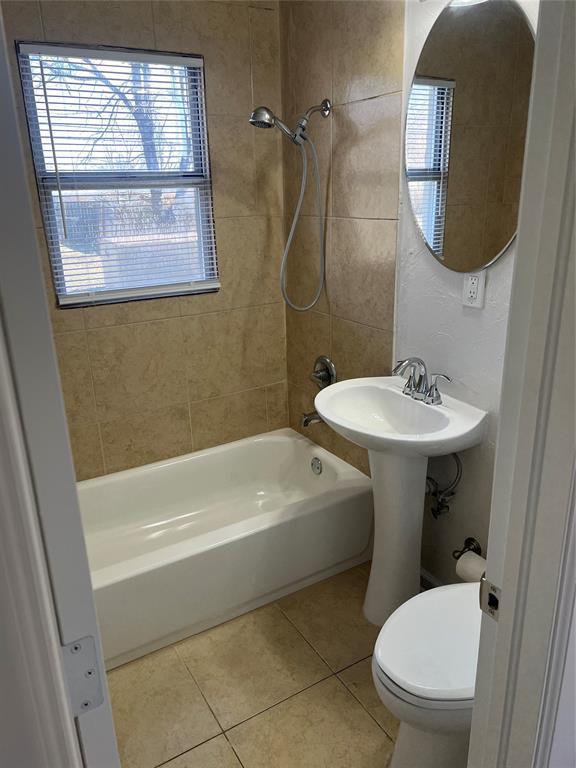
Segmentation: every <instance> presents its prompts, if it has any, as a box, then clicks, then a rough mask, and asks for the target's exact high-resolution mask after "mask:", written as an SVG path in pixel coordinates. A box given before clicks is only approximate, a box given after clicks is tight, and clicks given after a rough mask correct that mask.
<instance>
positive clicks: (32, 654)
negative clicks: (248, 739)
mask: <svg viewBox="0 0 576 768" xmlns="http://www.w3.org/2000/svg"><path fill="white" fill-rule="evenodd" d="M1 24H2V22H1V19H0V114H1V115H2V139H1V141H0V167H1V168H2V174H1V177H0V184H1V189H2V195H1V204H0V233H1V240H0V248H1V249H2V258H1V260H0V310H1V317H0V371H1V375H0V482H1V488H0V504H1V505H2V510H1V519H0V574H1V576H2V585H1V589H0V607H1V608H2V609H3V610H4V611H5V612H6V617H7V620H6V621H5V622H4V626H3V628H2V632H1V636H0V654H2V660H3V661H4V660H5V659H7V658H11V660H12V661H11V664H9V665H6V668H5V669H6V675H5V674H4V673H3V685H4V683H5V682H6V680H7V679H9V682H10V683H11V685H12V686H13V691H14V696H13V697H11V699H10V700H9V697H8V694H7V692H6V690H7V689H6V688H3V690H2V691H1V692H0V704H1V705H3V706H2V707H0V717H1V720H2V722H1V724H0V725H1V728H2V729H3V731H2V732H1V734H0V735H3V736H4V737H5V738H4V740H3V743H2V752H3V754H2V758H1V760H0V761H1V762H2V764H4V762H3V761H4V760H6V765H8V764H9V765H13V766H21V765H22V766H24V765H25V766H26V768H36V765H37V766H38V768H47V767H48V766H49V767H50V768H56V767H57V768H69V766H70V767H71V766H80V765H85V766H87V767H88V768H119V765H120V763H119V759H118V754H117V749H116V739H115V735H114V727H113V723H112V713H111V709H110V704H109V701H108V694H107V690H106V678H105V672H104V665H103V661H102V654H101V649H100V640H99V634H98V626H97V623H96V614H95V610H94V602H93V597H92V586H91V582H90V572H89V568H88V560H87V556H86V549H85V543H84V535H83V531H82V524H81V520H80V512H79V508H78V501H77V497H76V488H75V481H74V470H73V466H72V458H71V453H70V447H69V443H68V436H67V430H66V421H65V415H64V406H63V402H62V396H61V393H60V386H59V380H58V371H57V366H56V360H55V354H54V347H53V343H52V338H51V333H50V319H49V316H48V308H47V305H46V300H45V294H44V286H43V281H42V272H41V267H40V263H39V257H38V253H37V248H36V240H35V231H34V223H33V218H32V213H31V209H30V204H29V198H28V191H27V188H26V169H25V166H24V161H23V155H22V152H21V147H20V142H19V137H18V132H17V125H16V113H15V107H14V104H13V101H12V91H11V85H10V73H9V68H8V63H7V59H6V48H5V41H4V35H3V29H2V26H1ZM18 655H19V658H17V657H18ZM20 694H21V697H20ZM16 700H18V701H19V702H21V704H22V710H21V711H22V713H25V712H27V714H26V715H24V714H23V715H22V717H23V718H24V722H22V720H20V722H18V719H17V717H16V715H17V714H18V712H17V710H16V709H15V705H14V706H12V704H13V702H15V701H16ZM7 701H8V703H7ZM27 707H28V708H27ZM19 731H20V732H21V733H19ZM34 734H40V735H39V737H38V743H37V744H36V745H34V744H33V742H34ZM10 749H14V750H18V751H17V752H16V753H15V754H14V755H12V756H11V755H10V752H9V750H10ZM34 749H35V750H36V751H35V752H34V751H33V750H34ZM27 750H29V751H28V752H27ZM26 755H28V757H26ZM33 755H40V756H41V762H37V760H36V757H33ZM10 758H11V759H10Z"/></svg>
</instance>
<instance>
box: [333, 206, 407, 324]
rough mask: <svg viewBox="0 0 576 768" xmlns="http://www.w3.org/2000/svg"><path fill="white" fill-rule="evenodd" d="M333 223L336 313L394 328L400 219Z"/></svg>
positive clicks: (351, 318)
mask: <svg viewBox="0 0 576 768" xmlns="http://www.w3.org/2000/svg"><path fill="white" fill-rule="evenodd" d="M331 224H332V240H333V243H334V246H333V248H332V252H331V257H330V259H329V260H328V267H327V283H328V295H329V297H330V305H331V307H332V312H333V314H334V315H337V316H338V317H342V318H345V319H347V320H354V321H355V322H357V323H365V324H366V325H372V326H376V327H377V328H385V329H388V330H392V329H393V327H394V273H395V265H396V229H397V227H396V222H395V221H384V220H379V219H332V220H331Z"/></svg>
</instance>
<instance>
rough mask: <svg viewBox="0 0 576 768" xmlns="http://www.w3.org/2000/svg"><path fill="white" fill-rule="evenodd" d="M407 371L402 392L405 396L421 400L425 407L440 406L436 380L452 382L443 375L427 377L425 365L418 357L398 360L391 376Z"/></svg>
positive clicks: (448, 377) (434, 374)
mask: <svg viewBox="0 0 576 768" xmlns="http://www.w3.org/2000/svg"><path fill="white" fill-rule="evenodd" d="M407 370H409V371H410V373H409V375H408V379H407V380H406V384H405V385H404V389H403V390H402V391H403V392H404V394H405V395H409V396H410V397H411V398H412V399H413V400H421V401H422V402H424V403H426V404H427V405H440V404H441V403H442V397H441V395H440V392H439V390H438V383H437V382H438V379H445V380H446V381H452V379H451V378H450V376H446V374H444V373H433V374H432V376H431V377H429V376H428V370H427V368H426V363H425V362H424V360H422V358H420V357H407V358H406V360H400V361H399V362H398V364H397V365H396V366H395V367H394V369H393V370H392V375H393V376H402V375H403V374H404V373H406V371H407Z"/></svg>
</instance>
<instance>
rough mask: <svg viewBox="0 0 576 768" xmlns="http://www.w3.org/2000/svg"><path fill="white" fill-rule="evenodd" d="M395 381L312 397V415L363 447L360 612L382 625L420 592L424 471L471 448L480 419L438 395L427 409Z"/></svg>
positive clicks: (370, 381)
mask: <svg viewBox="0 0 576 768" xmlns="http://www.w3.org/2000/svg"><path fill="white" fill-rule="evenodd" d="M404 384H405V381H404V379H402V378H401V377H399V376H389V377H379V378H365V379H349V380H348V381H341V382H339V383H338V384H333V385H331V386H329V387H326V389H323V390H322V391H321V392H320V393H319V394H318V395H316V400H315V403H314V404H315V406H316V410H317V411H318V413H319V414H320V416H321V417H322V418H323V420H324V421H325V422H326V423H327V424H329V425H330V426H331V427H332V429H334V430H335V431H336V432H338V433H339V434H340V435H342V436H343V437H346V438H348V440H351V441H352V442H353V443H356V444H357V445H360V446H362V447H363V448H367V449H368V452H369V456H370V470H371V473H372V485H373V490H374V555H373V558H372V570H371V572H370V581H369V583H368V589H367V592H366V600H365V603H364V613H365V615H366V617H367V618H368V620H369V621H371V622H373V623H374V624H378V625H381V624H383V623H384V622H385V621H386V619H387V618H388V616H390V614H391V613H392V612H393V611H394V610H395V609H396V608H398V606H399V605H401V604H402V603H404V602H406V600H408V599H409V598H411V597H413V596H414V595H415V594H417V593H418V591H419V589H420V549H421V538H422V521H423V510H424V495H425V492H426V467H427V464H428V457H429V456H442V455H446V454H450V453H455V452H456V451H462V450H464V449H465V448H470V447H472V446H473V445H476V444H478V443H479V442H480V441H481V440H482V437H483V435H484V430H485V425H486V416H487V414H486V412H485V411H482V410H480V409H479V408H475V407H473V406H471V405H468V404H466V403H463V402H461V401H460V400H457V399H456V398H453V397H449V396H447V395H442V400H443V401H442V404H441V405H427V404H425V403H423V402H422V401H418V400H414V399H412V398H411V397H409V396H408V395H405V394H404V393H403V392H402V389H403V387H404Z"/></svg>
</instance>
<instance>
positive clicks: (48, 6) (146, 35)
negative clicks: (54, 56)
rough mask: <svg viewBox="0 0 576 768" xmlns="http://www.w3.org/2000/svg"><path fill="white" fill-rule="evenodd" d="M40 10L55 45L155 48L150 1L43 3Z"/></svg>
mask: <svg viewBox="0 0 576 768" xmlns="http://www.w3.org/2000/svg"><path fill="white" fill-rule="evenodd" d="M40 8H41V12H42V22H43V25H44V32H45V35H46V40H50V41H51V42H55V43H84V44H86V45H119V46H126V47H131V48H154V25H153V19H152V5H151V3H150V2H149V1H148V0H131V2H129V3H126V2H123V0H115V2H114V1H113V0H57V2H54V0H43V1H42V2H41V3H40Z"/></svg>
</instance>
